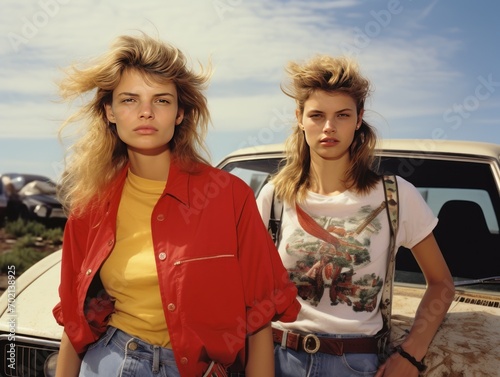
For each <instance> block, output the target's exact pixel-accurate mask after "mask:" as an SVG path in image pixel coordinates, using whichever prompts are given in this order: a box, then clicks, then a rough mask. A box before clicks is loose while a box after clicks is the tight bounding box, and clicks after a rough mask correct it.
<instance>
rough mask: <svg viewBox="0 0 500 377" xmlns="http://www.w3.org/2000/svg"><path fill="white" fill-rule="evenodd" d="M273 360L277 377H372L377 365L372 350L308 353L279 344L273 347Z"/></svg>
mask: <svg viewBox="0 0 500 377" xmlns="http://www.w3.org/2000/svg"><path fill="white" fill-rule="evenodd" d="M320 339H321V337H320ZM274 360H275V369H276V377H328V376H335V377H360V376H361V377H373V376H374V375H375V373H376V372H377V368H378V366H379V360H378V355H377V354H374V353H346V354H343V355H341V356H336V355H330V354H327V353H321V352H317V353H314V354H309V353H307V352H305V351H294V350H293V349H290V348H282V347H281V345H279V344H277V345H276V346H275V347H274Z"/></svg>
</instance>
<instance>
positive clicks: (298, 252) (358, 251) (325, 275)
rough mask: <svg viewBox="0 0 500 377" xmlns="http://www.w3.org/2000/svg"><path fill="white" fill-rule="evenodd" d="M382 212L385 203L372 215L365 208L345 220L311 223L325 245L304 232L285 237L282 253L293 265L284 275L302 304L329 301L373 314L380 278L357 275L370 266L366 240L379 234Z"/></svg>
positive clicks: (324, 220) (320, 219) (369, 208)
mask: <svg viewBox="0 0 500 377" xmlns="http://www.w3.org/2000/svg"><path fill="white" fill-rule="evenodd" d="M384 208H385V202H383V203H382V204H381V205H380V206H379V207H377V208H375V209H374V208H373V207H372V206H364V207H362V208H361V209H360V211H359V212H358V213H356V214H355V215H353V216H351V217H349V218H332V217H326V216H322V217H314V218H313V220H314V221H315V222H316V223H317V224H318V225H319V226H320V227H322V228H324V229H326V230H327V232H328V233H329V235H328V236H329V237H328V241H325V240H322V239H319V238H317V237H315V236H312V235H311V234H309V233H307V232H306V231H304V230H303V229H302V228H298V229H296V230H295V231H294V232H293V233H292V234H291V236H290V237H288V239H287V240H286V252H287V254H288V255H289V256H291V257H293V258H295V259H296V262H295V267H294V268H292V269H289V270H288V272H289V274H290V278H291V280H292V281H293V282H294V283H295V285H296V286H297V288H298V295H299V296H300V297H301V298H302V299H303V300H305V301H307V302H309V303H310V304H311V305H312V306H317V305H318V304H319V303H320V301H322V300H329V301H330V304H331V305H338V304H346V305H348V306H352V309H353V310H354V311H357V312H360V311H367V312H371V311H373V310H375V308H376V306H377V295H378V293H379V292H380V290H381V288H382V285H383V278H382V277H380V276H376V275H375V274H373V273H372V274H366V275H363V276H359V275H358V273H357V270H358V269H359V267H361V266H365V265H367V264H368V263H370V261H371V259H370V253H369V251H368V250H369V246H370V239H371V237H372V236H373V235H375V234H378V233H379V232H380V230H381V228H382V224H381V222H380V220H379V219H378V218H377V215H378V214H379V213H380V212H381V211H383V210H384ZM299 210H300V209H299ZM325 238H326V237H325Z"/></svg>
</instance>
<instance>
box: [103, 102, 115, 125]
mask: <svg viewBox="0 0 500 377" xmlns="http://www.w3.org/2000/svg"><path fill="white" fill-rule="evenodd" d="M104 110H105V111H106V118H108V121H109V122H110V123H116V118H115V114H114V113H113V108H112V107H111V104H105V105H104Z"/></svg>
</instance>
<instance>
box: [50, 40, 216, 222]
mask: <svg viewBox="0 0 500 377" xmlns="http://www.w3.org/2000/svg"><path fill="white" fill-rule="evenodd" d="M200 68H201V69H200V72H199V73H195V72H194V71H193V70H192V69H191V68H190V67H188V62H187V59H186V57H185V55H184V54H183V53H182V52H181V51H180V50H179V49H177V48H176V47H174V46H172V45H170V44H167V43H165V42H162V41H160V40H157V39H154V38H152V37H150V36H147V35H146V34H141V35H139V36H137V37H135V36H120V37H118V38H117V39H116V40H115V41H114V43H113V44H112V46H111V48H110V50H109V51H108V52H107V53H105V54H103V55H102V56H100V57H98V58H96V59H95V60H94V61H93V62H91V64H89V65H88V66H87V67H83V68H79V67H77V66H76V65H73V66H71V67H69V68H68V69H67V70H66V75H65V77H64V79H63V80H62V81H61V82H60V83H59V89H60V93H61V97H62V99H63V100H64V101H72V100H74V99H76V98H81V99H83V100H85V99H86V98H87V97H86V96H89V95H93V98H91V99H90V101H88V102H87V103H86V104H85V105H84V106H82V107H81V108H80V109H79V111H77V112H76V113H75V114H73V115H71V116H70V117H69V118H68V119H67V120H66V121H65V122H64V123H63V124H62V126H61V128H60V130H59V137H60V139H63V138H64V132H65V131H67V127H68V126H69V125H70V124H71V123H74V122H77V121H79V122H81V125H80V128H79V130H78V131H79V132H78V134H77V135H78V136H79V138H78V139H77V140H76V142H75V143H74V144H73V145H72V146H71V147H70V148H68V150H67V153H66V159H65V160H66V161H65V162H66V167H65V171H64V173H63V174H62V177H61V181H60V190H59V198H60V200H61V202H62V203H63V205H64V207H65V208H66V210H67V211H70V212H72V213H74V214H78V213H81V212H83V211H85V210H86V209H88V208H89V207H93V206H96V207H99V206H100V205H101V204H102V202H103V201H104V200H105V199H106V197H107V195H109V187H110V184H111V182H112V181H113V180H114V179H115V178H116V176H117V175H118V173H119V172H120V171H121V170H122V169H123V168H124V167H125V166H126V165H127V163H128V154H127V147H126V145H125V144H124V143H123V142H122V141H121V140H120V139H119V138H118V134H117V132H116V125H114V124H113V123H111V124H110V123H109V122H108V120H107V117H106V111H105V105H107V104H111V101H112V96H113V90H114V89H115V88H116V87H117V86H118V84H119V82H120V79H121V76H122V73H123V72H124V70H127V69H134V70H137V71H139V72H140V73H141V74H143V75H144V76H145V78H146V79H148V80H152V81H153V82H157V83H165V82H169V81H170V82H173V83H174V84H175V86H176V88H177V93H178V106H179V108H182V109H183V110H184V118H183V121H182V122H181V124H180V125H178V126H177V127H175V133H174V136H173V138H172V140H171V141H170V142H169V148H170V152H171V156H172V158H173V159H175V161H176V162H177V163H178V164H179V165H180V166H181V167H182V168H183V169H184V170H188V171H189V170H191V169H193V168H194V167H195V166H196V165H197V162H200V163H208V162H207V160H206V159H205V158H204V157H202V152H203V154H205V155H206V156H208V150H207V148H206V146H205V141H204V140H205V135H206V132H207V128H208V124H209V122H210V113H209V110H208V105H207V100H206V97H205V96H204V95H203V93H202V91H203V90H204V89H205V88H206V85H207V83H208V80H209V79H210V76H211V72H210V69H208V70H206V71H204V70H203V67H201V66H200Z"/></svg>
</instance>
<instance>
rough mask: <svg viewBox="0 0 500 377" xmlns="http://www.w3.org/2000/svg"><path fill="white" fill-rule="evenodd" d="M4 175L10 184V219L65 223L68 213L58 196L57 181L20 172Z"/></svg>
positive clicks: (56, 223) (8, 206) (8, 208)
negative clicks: (65, 211)
mask: <svg viewBox="0 0 500 377" xmlns="http://www.w3.org/2000/svg"><path fill="white" fill-rule="evenodd" d="M2 177H3V179H2V180H4V181H8V182H9V185H10V193H9V195H7V199H8V205H7V218H8V219H9V220H16V219H18V218H22V219H25V220H37V221H41V222H44V223H46V224H51V223H53V224H55V225H62V224H64V222H65V221H66V214H65V213H64V211H63V208H62V205H61V203H60V202H59V200H58V199H57V196H56V183H55V182H54V181H52V180H51V179H50V178H49V177H46V176H43V175H36V174H20V173H7V174H3V175H2ZM5 178H7V179H5Z"/></svg>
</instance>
